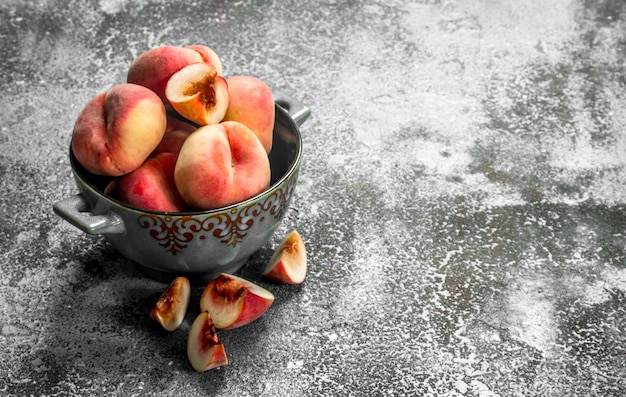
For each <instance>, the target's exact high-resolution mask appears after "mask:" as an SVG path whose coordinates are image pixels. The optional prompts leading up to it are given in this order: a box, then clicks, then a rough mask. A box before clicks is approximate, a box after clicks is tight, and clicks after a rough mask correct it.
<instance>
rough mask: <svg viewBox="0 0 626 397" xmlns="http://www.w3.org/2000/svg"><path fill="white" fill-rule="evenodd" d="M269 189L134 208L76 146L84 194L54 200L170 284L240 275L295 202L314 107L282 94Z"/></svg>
mask: <svg viewBox="0 0 626 397" xmlns="http://www.w3.org/2000/svg"><path fill="white" fill-rule="evenodd" d="M275 99H276V120H275V127H274V141H273V146H272V151H271V152H270V154H269V158H270V166H271V170H272V180H271V184H270V187H269V188H268V189H267V190H266V191H264V192H263V193H261V194H259V195H257V196H255V197H252V198H250V199H249V200H246V201H243V202H240V203H237V204H234V205H231V206H228V207H224V208H219V209H215V210H210V211H203V212H184V213H168V212H154V211H146V210H142V209H139V208H134V207H131V206H128V205H126V204H124V203H122V202H120V201H118V200H116V199H115V198H112V197H110V196H107V195H106V194H104V188H105V187H106V185H107V184H108V183H109V182H110V180H111V178H107V177H102V176H97V175H94V174H91V173H89V172H88V171H86V170H85V169H84V168H83V167H82V166H81V165H80V164H79V163H78V162H77V160H76V158H75V157H74V154H73V153H72V150H71V148H70V154H69V156H70V163H71V167H72V172H73V175H74V180H75V182H76V186H77V187H78V192H79V193H78V194H76V195H74V196H71V197H68V198H65V199H63V200H61V201H59V202H56V203H55V204H54V205H53V210H54V212H55V213H56V214H58V215H59V216H61V217H62V218H64V219H65V220H66V221H68V222H69V223H71V224H72V225H74V226H76V227H78V228H79V229H80V230H82V231H83V232H85V233H88V234H95V235H102V236H104V238H105V239H106V240H107V241H108V242H109V243H110V244H111V245H112V246H113V247H114V248H115V249H116V250H117V251H119V252H120V253H121V254H122V255H124V256H125V257H126V258H128V259H130V260H132V261H134V262H136V263H137V265H138V266H139V268H140V269H141V270H142V271H143V272H144V273H146V274H147V275H148V276H150V277H152V278H155V279H157V280H160V281H163V282H170V281H171V280H173V278H174V277H177V276H186V277H188V278H189V279H190V280H191V281H192V283H194V284H199V283H205V282H208V281H209V280H211V279H213V278H215V277H217V275H219V274H220V273H222V272H225V273H234V272H236V271H237V270H239V269H240V268H241V267H242V266H243V265H244V264H245V263H246V261H247V260H248V258H249V257H250V255H252V254H253V253H254V252H255V251H257V250H258V249H259V248H261V246H263V245H264V244H265V243H266V242H267V241H268V240H269V238H270V237H271V236H272V235H273V234H274V232H275V231H276V229H277V228H278V226H279V225H280V222H281V221H282V219H283V217H284V216H285V213H286V212H287V210H288V208H289V204H290V202H291V197H292V195H293V193H294V189H295V187H296V182H297V179H298V172H299V167H300V161H301V157H302V138H301V135H300V129H299V127H300V125H302V123H303V122H304V121H305V120H306V119H307V118H308V117H309V115H310V109H309V108H307V107H306V106H303V105H302V104H300V103H299V102H297V101H296V100H294V99H293V98H291V97H288V96H285V95H283V94H281V93H275Z"/></svg>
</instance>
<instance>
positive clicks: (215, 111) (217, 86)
mask: <svg viewBox="0 0 626 397" xmlns="http://www.w3.org/2000/svg"><path fill="white" fill-rule="evenodd" d="M165 97H166V98H167V100H168V101H169V103H170V105H172V107H173V108H174V110H176V112H177V113H178V114H180V115H181V116H183V117H184V118H186V119H187V120H190V121H192V122H194V123H196V124H199V125H208V124H215V123H219V122H220V121H222V119H223V118H224V115H225V114H226V110H227V109H228V101H229V97H230V96H229V93H228V85H227V83H226V79H224V78H223V77H222V76H220V75H219V74H218V73H217V70H216V69H215V68H214V67H213V66H212V65H210V64H208V63H206V62H202V63H194V64H191V65H188V66H185V67H184V68H182V69H181V70H179V71H178V72H176V73H174V74H173V75H172V77H170V79H169V80H168V81H167V85H166V86H165Z"/></svg>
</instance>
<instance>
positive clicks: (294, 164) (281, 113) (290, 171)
mask: <svg viewBox="0 0 626 397" xmlns="http://www.w3.org/2000/svg"><path fill="white" fill-rule="evenodd" d="M279 117H280V118H281V122H282V121H284V123H282V124H285V123H286V124H288V125H285V127H287V128H288V129H289V130H290V131H291V132H293V133H294V135H295V138H296V147H297V150H296V154H295V157H294V159H293V160H292V161H291V163H290V164H289V166H288V167H287V170H286V171H285V172H284V173H283V174H282V175H281V176H280V177H279V178H278V179H277V180H276V181H275V182H274V183H273V184H271V185H270V186H269V187H268V188H267V189H265V190H263V191H262V192H261V193H259V194H257V195H255V196H253V197H250V198H248V199H246V200H244V201H240V202H238V203H234V204H231V205H228V206H225V207H219V208H213V209H210V210H205V211H183V212H165V211H154V210H148V209H143V208H139V207H135V206H132V205H129V204H126V203H124V202H122V201H120V200H118V199H116V198H115V197H112V196H109V195H108V194H105V193H104V192H103V191H102V189H100V188H98V187H97V186H96V184H95V183H93V182H91V181H89V180H87V179H86V178H85V177H84V175H85V173H89V171H87V170H85V169H84V167H83V166H82V165H80V163H78V160H77V159H76V156H75V155H74V152H73V151H72V145H71V143H70V145H69V146H70V147H69V159H70V165H71V168H72V173H73V174H74V176H75V177H76V178H78V179H80V182H81V184H83V185H85V186H88V187H89V189H90V190H92V191H93V192H94V193H95V194H96V195H97V196H99V197H101V198H102V199H104V200H107V201H110V202H111V203H112V204H114V205H116V206H119V207H122V208H124V209H127V210H129V211H133V212H139V213H142V214H154V215H161V216H198V215H213V214H217V213H222V212H232V211H233V210H234V209H235V208H238V207H246V206H248V205H249V204H252V203H254V202H256V201H259V200H261V199H263V198H265V197H266V196H268V195H270V194H272V193H273V192H275V191H276V190H278V188H279V187H280V186H282V185H283V184H284V183H285V182H286V181H287V180H288V179H289V178H291V177H292V176H293V175H294V174H295V173H296V172H297V170H298V168H299V167H300V162H301V160H302V135H301V133H300V128H299V127H298V125H297V123H296V122H295V120H294V119H293V118H292V117H291V115H290V114H289V113H288V112H287V111H286V110H285V109H283V108H282V107H281V106H279V105H278V104H276V105H275V123H277V122H278V118H279ZM274 128H275V127H274ZM270 153H271V152H270ZM268 156H269V154H268ZM79 167H80V168H79ZM80 169H82V170H84V171H83V172H81V171H80ZM98 177H102V178H106V177H105V176H98Z"/></svg>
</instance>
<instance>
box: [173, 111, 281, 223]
mask: <svg viewBox="0 0 626 397" xmlns="http://www.w3.org/2000/svg"><path fill="white" fill-rule="evenodd" d="M270 178H271V170H270V163H269V159H268V156H267V153H266V152H265V149H263V146H262V145H261V143H260V142H259V140H258V139H257V137H256V136H255V135H254V133H252V131H250V129H249V128H248V127H246V126H245V125H243V124H240V123H237V122H235V121H225V122H223V123H220V124H211V125H207V126H204V127H200V128H199V129H198V130H196V131H194V132H192V133H191V134H190V135H189V137H188V138H187V139H186V140H185V143H183V146H182V148H181V149H180V152H179V155H178V162H177V163H176V169H175V170H174V181H175V183H176V187H177V188H178V191H179V192H180V195H181V196H182V197H183V199H184V200H185V202H186V203H187V204H188V205H189V206H190V207H192V208H194V209H196V210H199V211H205V210H209V209H215V208H220V207H225V206H228V205H231V204H235V203H238V202H241V201H244V200H247V199H249V198H251V197H254V196H255V195H257V194H259V193H261V192H263V191H264V190H265V189H266V188H267V187H268V186H269V183H270Z"/></svg>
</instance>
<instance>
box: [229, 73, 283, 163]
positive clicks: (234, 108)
mask: <svg viewBox="0 0 626 397" xmlns="http://www.w3.org/2000/svg"><path fill="white" fill-rule="evenodd" d="M226 82H227V84H228V93H229V96H230V97H229V103H228V109H227V110H226V115H225V116H224V120H226V121H228V120H230V121H238V122H240V123H242V124H244V125H246V126H247V127H248V128H250V129H251V130H252V132H254V133H255V135H256V136H257V137H258V138H259V140H260V141H261V143H262V144H263V147H264V148H265V151H266V152H267V153H269V152H270V151H271V150H272V140H273V136H274V135H273V134H274V112H275V110H274V97H273V95H272V90H271V89H270V87H269V86H268V85H267V84H265V82H263V81H262V80H260V79H258V78H256V77H252V76H233V77H230V78H228V79H226Z"/></svg>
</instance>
